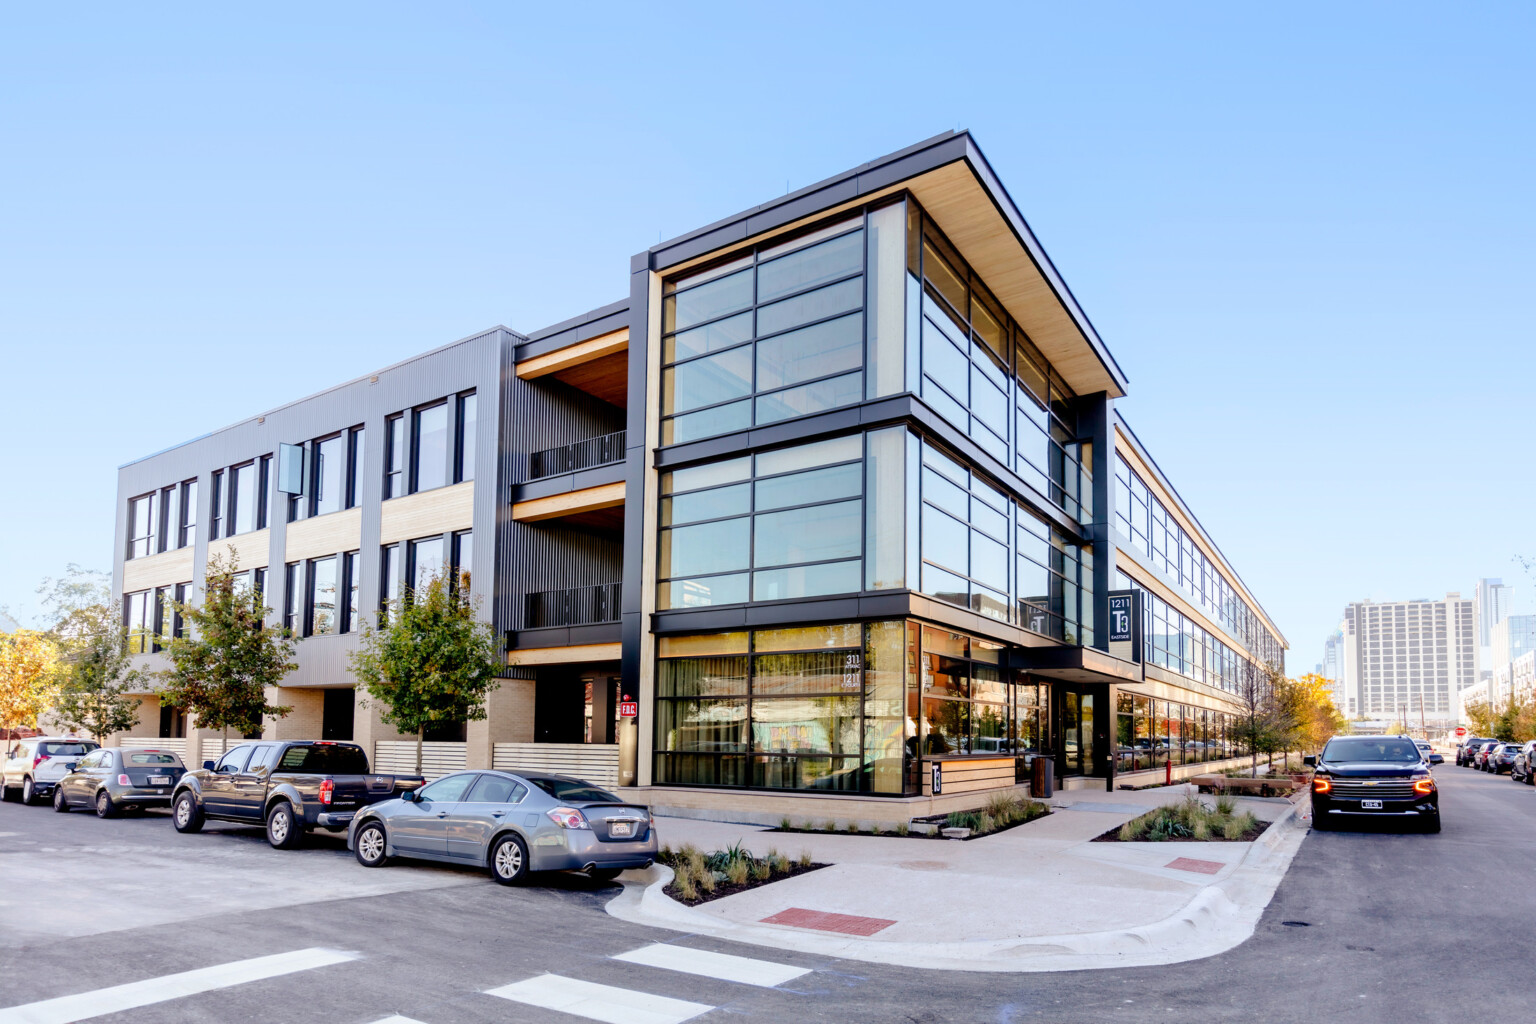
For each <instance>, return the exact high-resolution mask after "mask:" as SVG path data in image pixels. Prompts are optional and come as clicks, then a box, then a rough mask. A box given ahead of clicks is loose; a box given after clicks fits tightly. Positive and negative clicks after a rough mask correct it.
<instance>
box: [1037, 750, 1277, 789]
mask: <svg viewBox="0 0 1536 1024" xmlns="http://www.w3.org/2000/svg"><path fill="white" fill-rule="evenodd" d="M1251 763H1252V759H1251V758H1249V757H1248V756H1246V755H1244V756H1243V757H1229V758H1227V759H1226V760H1225V761H1202V762H1200V763H1199V764H1176V765H1174V766H1173V781H1174V782H1183V781H1185V780H1186V779H1192V778H1194V777H1195V776H1196V775H1209V774H1211V773H1212V772H1224V771H1228V770H1230V769H1232V768H1247V767H1248V766H1249V765H1250V764H1251ZM1268 763H1269V757H1268V755H1267V754H1260V755H1259V767H1260V768H1262V767H1264V766H1265V765H1266V764H1268ZM1165 778H1167V769H1165V768H1151V769H1148V770H1147V771H1144V772H1119V773H1117V774H1116V775H1115V788H1116V789H1119V788H1121V787H1122V786H1125V787H1138V788H1139V787H1141V786H1155V785H1158V784H1159V783H1161V782H1162V781H1163V780H1164V779H1165ZM1088 781H1090V782H1093V783H1096V784H1097V786H1096V787H1095V788H1102V787H1103V785H1104V780H1103V779H1090V780H1088ZM1062 788H1064V789H1068V788H1072V787H1067V786H1064V787H1062Z"/></svg>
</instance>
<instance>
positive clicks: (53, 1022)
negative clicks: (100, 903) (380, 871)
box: [0, 948, 357, 1024]
mask: <svg viewBox="0 0 1536 1024" xmlns="http://www.w3.org/2000/svg"><path fill="white" fill-rule="evenodd" d="M356 959H357V956H356V955H355V954H353V953H343V952H341V951H340V950H335V949H319V948H312V949H296V950H293V951H292V952H289V953H274V954H272V955H271V956H258V957H254V958H253V959H250V960H236V961H235V962H233V963H228V964H217V965H215V966H213V967H201V968H199V969H197V970H195V971H183V972H182V973H180V974H167V975H165V976H164V977H161V978H149V979H147V980H145V981H134V982H130V983H128V984H126V985H114V986H112V987H111V988H99V989H96V990H95V991H94V992H81V993H79V994H77V995H72V996H59V997H58V998H57V999H44V1000H43V1001H42V1002H38V1003H26V1004H25V1005H22V1006H11V1007H8V1008H6V1009H3V1010H0V1024H69V1022H70V1021H76V1020H88V1019H90V1018H91V1017H100V1016H101V1015H103V1014H107V1013H121V1012H122V1011H124V1010H131V1009H133V1008H134V1007H137V1006H149V1005H151V1004H153V1003H163V1002H165V1001H167V1000H169V999H180V998H182V997H183V996H193V995H197V994H198V993H199V992H210V991H212V990H214V989H220V988H229V987H230V986H231V985H243V984H245V983H246V982H249V981H261V980H263V979H265V978H276V977H279V976H281V975H284V974H293V973H294V972H296V971H308V970H313V969H314V968H316V967H327V966H330V965H331V964H340V963H346V962H347V961H348V960H356Z"/></svg>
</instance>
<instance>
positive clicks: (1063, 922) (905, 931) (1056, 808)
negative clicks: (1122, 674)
mask: <svg viewBox="0 0 1536 1024" xmlns="http://www.w3.org/2000/svg"><path fill="white" fill-rule="evenodd" d="M1191 792H1193V789H1192V787H1190V786H1172V787H1168V788H1164V789H1155V790H1143V791H1139V792H1116V793H1104V792H1092V791H1072V792H1066V793H1061V794H1059V795H1058V796H1057V797H1056V798H1055V799H1054V800H1052V801H1049V802H1050V803H1051V805H1052V810H1053V813H1052V814H1051V815H1050V816H1048V817H1046V818H1042V819H1039V820H1036V821H1033V822H1030V823H1029V824H1027V825H1022V826H1019V827H1017V828H1013V829H1010V830H1009V831H1007V832H1003V833H1001V834H998V835H993V836H986V837H983V838H980V839H973V840H969V841H963V842H962V841H946V840H935V839H911V838H908V839H900V838H895V837H884V836H848V835H819V834H816V835H812V834H797V833H778V832H769V831H765V830H764V829H763V828H762V827H761V826H757V825H732V824H724V823H721V822H712V821H698V820H693V819H685V818H660V819H658V820H657V831H658V833H659V835H660V838H661V840H662V842H663V843H665V844H668V845H670V846H673V847H677V846H681V845H683V844H685V843H691V844H693V845H694V846H697V847H699V848H700V849H702V850H705V851H706V852H707V851H710V850H717V849H723V848H725V847H728V846H730V845H731V844H733V843H736V842H740V843H741V844H742V845H743V846H744V847H746V848H747V849H749V850H751V851H752V852H753V853H756V854H763V853H766V852H768V851H769V850H770V849H777V850H778V851H779V852H781V853H783V854H785V855H786V856H788V857H790V858H791V859H793V858H796V857H798V856H799V855H800V854H801V852H802V851H809V852H810V855H811V857H812V859H814V860H817V861H820V862H823V863H826V864H829V865H831V866H830V867H826V868H822V869H821V870H818V871H812V872H809V873H807V874H804V875H800V876H797V877H795V878H789V879H785V880H784V881H780V882H774V883H771V884H769V885H765V886H760V887H758V888H756V889H752V890H749V891H747V892H743V893H738V894H736V895H734V896H726V897H723V898H721V899H718V900H714V901H712V902H709V903H706V904H703V905H702V906H699V907H692V908H690V907H684V906H682V905H681V904H679V903H677V902H675V901H673V900H672V899H670V898H668V897H667V896H666V895H664V894H663V892H662V889H663V888H664V886H665V884H666V882H667V881H668V880H670V878H671V872H670V870H668V869H666V868H662V867H656V868H652V869H650V871H648V872H634V873H631V874H630V875H626V876H625V892H624V894H623V895H621V896H620V897H618V898H617V899H615V900H614V901H613V902H612V903H610V904H609V907H608V912H609V913H610V914H613V915H614V916H615V917H619V918H622V919H624V920H627V921H634V922H637V923H643V924H651V925H659V926H662V927H666V928H673V929H678V930H682V931H687V932H695V933H703V934H709V935H714V936H717V937H720V938H727V939H735V940H739V941H742V942H752V943H757V944H759V945H765V946H774V947H778V948H782V949H797V950H804V951H808V952H817V953H823V954H828V955H834V956H842V957H850V958H853V959H860V960H868V961H874V962H877V963H887V964H899V965H905V966H911V967H932V968H944V969H952V970H981V971H1058V970H1081V969H1084V968H1104V967H1128V966H1142V965H1152V964H1169V963H1177V962H1180V961H1185V960H1193V959H1197V958H1200V957H1206V956H1211V955H1214V954H1216V953H1219V952H1222V951H1224V950H1227V949H1230V948H1232V947H1233V946H1235V945H1237V944H1238V943H1240V942H1242V941H1243V940H1244V939H1246V938H1247V937H1248V936H1249V935H1251V934H1252V933H1253V928H1254V926H1255V925H1256V924H1257V923H1258V920H1259V916H1260V915H1261V914H1262V913H1263V910H1264V908H1265V907H1266V906H1267V905H1268V904H1269V901H1270V899H1271V898H1272V897H1273V895H1274V892H1275V889H1276V888H1277V887H1278V886H1279V884H1280V879H1281V878H1282V877H1283V876H1284V875H1285V871H1286V869H1287V868H1288V867H1289V866H1290V862H1291V858H1292V857H1293V856H1294V855H1295V852H1296V850H1297V848H1298V847H1299V846H1300V845H1301V840H1302V838H1303V837H1304V836H1305V834H1306V828H1305V826H1304V824H1303V823H1302V822H1301V821H1299V820H1298V818H1297V816H1296V806H1295V805H1294V804H1292V803H1291V802H1289V801H1286V800H1256V799H1239V800H1238V805H1239V809H1240V810H1243V809H1246V810H1251V811H1253V812H1254V814H1255V816H1256V817H1258V818H1259V819H1260V820H1263V821H1270V822H1272V823H1273V824H1272V825H1271V827H1270V828H1269V830H1268V831H1266V832H1265V834H1264V835H1263V836H1262V837H1261V838H1260V839H1259V840H1258V841H1256V842H1253V843H1093V842H1090V840H1092V839H1093V838H1094V837H1095V836H1097V835H1099V834H1100V833H1103V832H1105V831H1107V830H1108V829H1111V828H1117V827H1119V826H1120V825H1121V824H1123V823H1124V822H1126V821H1129V820H1130V819H1131V818H1133V817H1135V816H1136V815H1138V814H1141V813H1143V812H1144V811H1146V810H1148V809H1150V808H1152V807H1156V806H1158V805H1160V804H1164V803H1171V802H1174V801H1177V800H1181V799H1183V798H1184V796H1185V795H1186V794H1188V793H1191ZM1204 799H1205V800H1206V801H1207V802H1210V801H1212V800H1214V798H1213V797H1205V798H1204ZM786 912H787V913H786ZM776 915H785V916H784V918H781V919H780V920H792V921H794V922H796V924H797V925H799V926H795V925H790V924H784V923H768V922H766V921H765V919H766V918H773V917H775V916H776ZM826 915H844V916H843V917H827V916H826ZM838 929H843V930H838ZM859 931H866V932H870V934H867V935H860V934H853V933H854V932H859Z"/></svg>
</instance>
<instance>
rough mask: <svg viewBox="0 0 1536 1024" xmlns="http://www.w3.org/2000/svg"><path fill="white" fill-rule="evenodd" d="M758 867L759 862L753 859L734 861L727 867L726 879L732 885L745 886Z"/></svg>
mask: <svg viewBox="0 0 1536 1024" xmlns="http://www.w3.org/2000/svg"><path fill="white" fill-rule="evenodd" d="M756 866H757V862H756V861H753V860H751V859H746V860H733V861H731V862H730V863H729V864H727V865H726V866H725V879H726V881H728V882H730V883H731V884H732V885H744V884H746V881H747V876H748V875H749V874H751V873H752V869H753V868H754V867H756Z"/></svg>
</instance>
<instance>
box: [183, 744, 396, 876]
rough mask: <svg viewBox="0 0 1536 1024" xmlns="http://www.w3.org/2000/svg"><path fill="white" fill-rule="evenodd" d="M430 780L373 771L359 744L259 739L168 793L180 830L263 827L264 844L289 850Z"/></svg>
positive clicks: (340, 827)
mask: <svg viewBox="0 0 1536 1024" xmlns="http://www.w3.org/2000/svg"><path fill="white" fill-rule="evenodd" d="M425 781H426V780H424V779H423V778H422V777H421V776H420V775H374V774H370V773H369V771H368V755H367V754H366V753H364V751H363V748H362V747H359V746H357V745H356V744H354V743H334V742H331V741H330V740H295V741H282V742H280V741H276V740H266V741H260V740H257V741H252V742H250V743H246V744H242V745H241V746H238V747H234V748H233V749H231V750H230V751H229V752H228V753H227V754H225V755H224V756H223V757H221V758H219V760H218V761H217V762H213V761H204V762H203V767H202V770H201V771H194V772H187V774H185V775H183V776H182V777H181V779H180V780H178V782H177V783H176V789H175V791H174V792H173V793H172V794H171V821H172V822H173V823H174V824H175V826H176V831H178V832H198V831H201V829H202V827H203V822H204V821H206V820H207V819H209V818H213V819H216V820H219V821H237V822H240V823H242V824H251V825H263V824H264V825H265V826H266V829H267V842H269V843H271V844H272V845H273V846H275V847H277V848H278V849H279V850H287V849H292V848H293V847H295V846H297V845H298V844H299V843H300V842H301V841H302V840H303V838H304V833H306V832H310V831H313V830H314V829H317V828H323V829H325V830H327V831H329V832H345V831H346V830H347V826H348V825H349V824H351V822H352V818H353V816H354V815H355V814H356V813H357V812H358V811H359V810H361V809H362V808H364V807H367V806H368V805H369V804H375V803H378V802H379V801H381V800H392V799H394V798H396V797H398V796H400V794H401V793H403V792H405V791H407V790H412V789H415V788H416V787H418V786H420V785H422V784H423V782H425Z"/></svg>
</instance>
